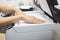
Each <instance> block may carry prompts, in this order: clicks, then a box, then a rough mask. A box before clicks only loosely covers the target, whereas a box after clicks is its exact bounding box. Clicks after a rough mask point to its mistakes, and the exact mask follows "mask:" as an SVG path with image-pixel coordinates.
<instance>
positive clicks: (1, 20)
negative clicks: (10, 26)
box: [0, 16, 21, 25]
mask: <svg viewBox="0 0 60 40" xmlns="http://www.w3.org/2000/svg"><path fill="white" fill-rule="evenodd" d="M17 20H18V21H19V20H21V17H19V16H10V17H4V18H3V17H2V18H0V25H1V24H5V23H15V22H17Z"/></svg>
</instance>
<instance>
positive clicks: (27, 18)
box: [23, 15, 45, 24]
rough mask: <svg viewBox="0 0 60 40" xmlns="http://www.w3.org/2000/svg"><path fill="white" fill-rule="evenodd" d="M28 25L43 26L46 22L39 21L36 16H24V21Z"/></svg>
mask: <svg viewBox="0 0 60 40" xmlns="http://www.w3.org/2000/svg"><path fill="white" fill-rule="evenodd" d="M23 20H24V21H25V22H26V23H34V24H35V23H36V24H41V23H44V22H45V21H43V20H41V19H38V18H36V17H34V16H27V15H25V16H24V19H23Z"/></svg>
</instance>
